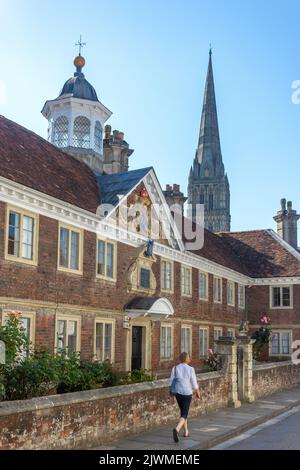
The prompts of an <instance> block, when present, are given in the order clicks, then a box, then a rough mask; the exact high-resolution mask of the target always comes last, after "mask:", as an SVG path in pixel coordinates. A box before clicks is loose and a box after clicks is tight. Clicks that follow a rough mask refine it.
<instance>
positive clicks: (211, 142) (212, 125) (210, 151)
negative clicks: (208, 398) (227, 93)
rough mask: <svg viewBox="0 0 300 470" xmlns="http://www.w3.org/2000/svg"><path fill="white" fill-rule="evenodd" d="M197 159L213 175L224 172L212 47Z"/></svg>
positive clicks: (219, 174)
mask: <svg viewBox="0 0 300 470" xmlns="http://www.w3.org/2000/svg"><path fill="white" fill-rule="evenodd" d="M197 159H198V162H199V163H200V164H202V163H203V164H204V166H205V167H207V168H208V169H209V173H210V176H211V177H216V176H221V175H222V174H224V167H223V163H222V153H221V145H220V136H219V126H218V114H217V105H216V95H215V85H214V75H213V66H212V50H211V48H210V50H209V61H208V69H207V76H206V83H205V91H204V99H203V108H202V116H201V124H200V132H199V141H198V148H197ZM203 170H204V168H203ZM206 173H207V171H206Z"/></svg>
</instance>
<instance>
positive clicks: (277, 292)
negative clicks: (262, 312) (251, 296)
mask: <svg viewBox="0 0 300 470" xmlns="http://www.w3.org/2000/svg"><path fill="white" fill-rule="evenodd" d="M273 307H280V287H273Z"/></svg>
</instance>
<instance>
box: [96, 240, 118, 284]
mask: <svg viewBox="0 0 300 470" xmlns="http://www.w3.org/2000/svg"><path fill="white" fill-rule="evenodd" d="M99 241H101V242H103V243H104V245H105V262H104V266H105V274H99V273H98V254H99ZM96 243H97V246H96V278H98V279H104V280H105V281H110V282H116V281H117V246H118V245H117V242H116V241H114V240H111V239H109V238H101V237H98V238H97V242H96ZM108 243H110V244H111V245H113V247H114V260H113V277H109V276H107V274H106V267H107V263H106V253H107V250H106V245H107V244H108Z"/></svg>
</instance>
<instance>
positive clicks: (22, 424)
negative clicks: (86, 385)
mask: <svg viewBox="0 0 300 470" xmlns="http://www.w3.org/2000/svg"><path fill="white" fill-rule="evenodd" d="M199 386H200V392H201V399H200V400H194V401H193V404H192V406H191V412H190V416H195V415H198V414H201V413H204V412H207V411H209V410H216V409H218V408H221V407H224V406H226V405H227V396H228V384H227V379H226V377H225V376H224V375H223V374H222V373H221V372H213V373H209V374H201V377H200V378H199ZM168 392H169V384H168V381H167V380H158V381H156V382H152V383H144V384H136V385H126V386H120V387H113V388H109V389H102V390H101V389H100V390H92V391H86V392H78V393H70V394H66V395H60V396H59V395H58V396H53V397H42V398H35V399H32V400H26V401H22V402H4V403H1V408H0V429H1V432H0V449H1V450H5V449H78V448H88V447H95V446H98V445H101V444H105V443H108V442H110V441H112V440H114V439H118V438H121V437H124V436H126V435H131V434H132V432H133V431H134V433H139V432H141V431H144V430H146V429H149V428H152V427H155V426H160V425H163V424H166V423H170V424H171V423H174V422H175V421H176V420H177V418H178V409H177V406H176V405H174V404H172V402H171V400H170V398H169V395H168Z"/></svg>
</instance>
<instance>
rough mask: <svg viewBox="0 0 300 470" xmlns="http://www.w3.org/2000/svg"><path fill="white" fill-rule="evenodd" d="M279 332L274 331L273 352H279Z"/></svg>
mask: <svg viewBox="0 0 300 470" xmlns="http://www.w3.org/2000/svg"><path fill="white" fill-rule="evenodd" d="M279 352H280V349H279V333H273V335H272V354H279Z"/></svg>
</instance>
